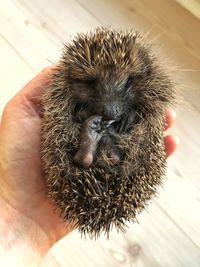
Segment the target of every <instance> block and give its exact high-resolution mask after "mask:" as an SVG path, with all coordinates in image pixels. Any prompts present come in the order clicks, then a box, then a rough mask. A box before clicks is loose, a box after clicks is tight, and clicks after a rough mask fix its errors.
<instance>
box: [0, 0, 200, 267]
mask: <svg viewBox="0 0 200 267" xmlns="http://www.w3.org/2000/svg"><path fill="white" fill-rule="evenodd" d="M98 25H111V26H113V27H117V28H130V27H134V28H137V29H139V30H142V31H143V32H149V36H150V38H152V39H154V38H155V45H156V46H158V47H159V49H160V53H161V54H163V56H164V57H167V58H170V59H173V61H174V62H175V63H174V64H173V65H176V66H178V68H179V69H182V71H181V72H180V73H179V71H175V72H174V74H175V76H176V78H178V76H179V78H178V79H179V80H181V81H182V82H181V86H180V90H182V93H183V95H184V98H185V103H184V104H183V105H182V106H181V107H179V109H178V111H177V112H178V117H177V122H176V125H175V126H174V127H173V129H172V130H171V133H175V134H176V135H178V136H179V137H180V138H181V144H180V147H179V149H178V151H177V152H176V153H175V154H174V155H173V156H172V157H171V158H170V159H169V168H168V179H167V180H166V181H165V186H164V187H163V188H162V189H160V194H159V196H158V198H157V199H155V200H153V201H152V204H151V205H150V207H149V209H148V212H146V211H145V212H144V213H142V214H141V216H140V217H139V218H138V220H139V224H134V225H133V224H130V227H129V228H128V230H127V232H126V233H125V234H122V233H121V234H117V233H115V232H113V233H112V235H111V238H110V240H106V238H104V237H102V238H100V239H99V240H98V241H91V240H84V239H81V237H80V235H79V234H78V233H77V232H73V233H72V234H70V235H69V236H67V237H66V238H64V239H63V240H61V241H60V242H59V243H58V244H57V245H55V246H54V247H53V248H52V250H51V251H50V253H49V254H48V255H47V256H46V258H45V260H44V262H43V265H42V266H43V267H44V266H45V267H61V266H62V267H64V266H68V267H75V266H76V267H79V266H80V267H90V266H95V267H97V266H98V267H100V266H101V267H107V266H109V267H111V266H113V267H114V266H124V267H125V266H134V267H161V266H162V267H199V266H200V167H199V166H200V138H199V135H200V126H199V124H200V89H199V85H200V20H199V19H198V18H197V17H195V16H194V15H192V14H191V13H189V12H188V11H187V10H185V9H184V8H183V7H182V6H181V5H179V3H178V2H176V1H173V0H151V1H149V0H141V1H137V0H123V1H121V0H115V1H114V0H101V1H100V0H99V1H98V0H75V1H73V0H36V1H31V0H16V1H11V0H1V1H0V58H1V63H0V72H1V76H0V86H1V89H0V112H1V111H2V110H3V107H4V105H5V103H6V101H8V100H9V99H10V97H11V96H12V95H13V94H15V93H16V91H17V90H18V89H20V87H21V86H22V85H24V83H25V82H26V81H28V80H29V79H30V78H31V77H33V75H34V74H35V73H36V72H38V71H40V70H41V68H43V67H45V66H47V65H49V64H50V62H56V61H57V60H58V58H59V54H60V49H61V47H62V43H61V42H66V41H69V40H70V39H71V38H72V36H73V35H74V34H76V33H77V32H80V31H86V30H89V29H92V28H94V27H96V26H98ZM157 37H159V38H157Z"/></svg>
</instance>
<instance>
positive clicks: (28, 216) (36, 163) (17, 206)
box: [0, 67, 177, 267]
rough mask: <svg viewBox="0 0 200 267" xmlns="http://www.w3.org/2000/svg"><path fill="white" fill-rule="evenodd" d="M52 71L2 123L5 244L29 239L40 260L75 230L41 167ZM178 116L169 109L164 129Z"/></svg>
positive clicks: (15, 101)
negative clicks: (44, 99) (44, 106)
mask: <svg viewBox="0 0 200 267" xmlns="http://www.w3.org/2000/svg"><path fill="white" fill-rule="evenodd" d="M52 72H53V67H49V68H46V69H45V70H44V71H42V72H41V73H39V74H38V75H37V76H36V77H35V78H33V79H32V80H31V81H30V82H29V83H28V84H27V85H26V86H25V87H24V88H23V89H22V90H21V91H20V92H19V93H18V94H17V95H16V96H15V97H13V98H12V99H11V100H10V101H9V103H8V104H7V105H6V108H5V110H4V112H3V116H2V121H1V125H0V218H1V224H2V226H3V227H1V224H0V242H2V244H0V248H1V246H2V245H3V248H4V250H5V252H6V249H10V247H11V248H12V247H15V246H16V247H20V246H21V243H23V242H26V247H31V249H32V250H33V251H34V252H33V254H34V255H35V254H37V255H39V256H38V262H39V261H40V260H41V258H42V257H43V256H44V255H45V254H46V252H47V251H48V250H49V249H50V247H51V246H52V245H53V244H55V243H56V241H58V240H59V239H61V238H62V237H63V236H65V235H66V234H68V233H69V232H70V231H71V230H72V226H71V225H69V224H67V223H64V222H63V221H62V219H61V218H60V216H59V213H58V212H57V211H56V210H55V207H54V206H53V204H52V203H51V201H50V200H49V198H48V197H47V191H46V187H45V183H44V177H43V174H42V169H41V161H40V127H41V117H40V113H41V112H40V111H41V102H40V100H39V98H40V96H41V94H42V91H43V90H45V87H46V86H47V85H48V83H49V82H50V79H51V73H52ZM174 119H175V116H174V112H173V111H170V110H168V111H167V115H166V125H165V129H168V128H169V127H171V125H172V124H173V122H174ZM164 142H165V148H166V154H167V156H169V155H171V154H172V153H173V152H174V150H175V149H176V146H177V139H176V138H175V137H173V136H166V137H165V139H164ZM16 233H17V235H16ZM1 236H2V240H4V241H1ZM20 242H21V243H20ZM23 246H24V244H23ZM0 251H1V250H0ZM25 251H26V250H25ZM21 257H22V258H23V255H21ZM13 259H14V256H13ZM35 259H36V257H35V256H34V259H33V260H32V265H30V264H29V265H28V264H27V265H26V266H38V265H37V263H36V260H35ZM34 261H35V265H33V264H34ZM5 266H13V267H14V266H18V265H12V264H11V265H5ZM19 266H22V265H21V264H19Z"/></svg>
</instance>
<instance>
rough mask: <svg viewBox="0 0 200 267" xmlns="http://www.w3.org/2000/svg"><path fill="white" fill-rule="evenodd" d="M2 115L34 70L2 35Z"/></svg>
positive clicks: (0, 56) (0, 84)
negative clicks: (7, 104) (6, 105)
mask: <svg viewBox="0 0 200 267" xmlns="http://www.w3.org/2000/svg"><path fill="white" fill-rule="evenodd" d="M0 58H1V62H3V64H0V73H1V76H0V86H1V89H0V116H1V113H2V111H3V108H4V106H5V104H6V103H7V102H8V101H9V99H10V98H11V97H12V96H13V95H15V94H16V92H17V91H18V90H19V89H20V88H21V87H22V86H23V85H24V84H25V83H26V82H27V81H28V80H30V79H31V78H32V77H33V73H34V72H33V70H32V69H31V68H30V66H29V65H28V64H27V63H26V62H25V61H24V60H23V59H22V58H21V57H20V55H19V54H18V53H17V52H16V51H15V50H14V49H13V47H12V46H11V45H10V44H9V43H8V42H7V41H6V40H5V39H4V38H3V37H2V36H1V35H0Z"/></svg>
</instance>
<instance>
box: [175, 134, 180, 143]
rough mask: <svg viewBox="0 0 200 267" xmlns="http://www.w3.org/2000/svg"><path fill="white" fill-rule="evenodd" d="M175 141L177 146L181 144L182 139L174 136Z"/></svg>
mask: <svg viewBox="0 0 200 267" xmlns="http://www.w3.org/2000/svg"><path fill="white" fill-rule="evenodd" d="M174 141H175V143H176V145H179V144H180V138H179V137H177V136H174Z"/></svg>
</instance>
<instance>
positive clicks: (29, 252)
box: [0, 200, 51, 267]
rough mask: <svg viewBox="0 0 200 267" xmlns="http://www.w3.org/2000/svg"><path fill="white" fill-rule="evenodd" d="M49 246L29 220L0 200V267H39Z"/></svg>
mask: <svg viewBox="0 0 200 267" xmlns="http://www.w3.org/2000/svg"><path fill="white" fill-rule="evenodd" d="M50 247H51V244H50V241H49V239H48V237H47V236H46V234H45V232H44V231H43V230H42V229H41V228H40V227H39V226H38V225H36V224H35V223H33V222H32V221H31V219H29V218H27V217H25V216H24V215H23V214H19V213H18V212H17V211H16V210H15V209H13V208H12V207H10V206H9V205H7V204H6V205H5V203H3V201H2V200H0V266H1V267H10V266H12V267H18V266H20V267H25V266H26V267H27V266H28V267H36V266H39V265H40V263H41V261H42V259H43V257H44V255H45V254H46V253H47V252H48V250H49V249H50Z"/></svg>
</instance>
